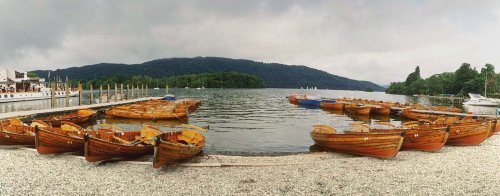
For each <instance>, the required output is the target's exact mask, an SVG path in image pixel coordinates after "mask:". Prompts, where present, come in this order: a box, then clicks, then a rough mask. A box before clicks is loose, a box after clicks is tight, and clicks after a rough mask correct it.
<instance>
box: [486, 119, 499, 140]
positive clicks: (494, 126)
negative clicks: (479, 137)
mask: <svg viewBox="0 0 500 196" xmlns="http://www.w3.org/2000/svg"><path fill="white" fill-rule="evenodd" d="M498 132H500V119H497V120H493V122H492V123H491V131H490V134H488V137H491V136H493V135H495V134H496V133H498Z"/></svg>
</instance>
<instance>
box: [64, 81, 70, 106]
mask: <svg viewBox="0 0 500 196" xmlns="http://www.w3.org/2000/svg"><path fill="white" fill-rule="evenodd" d="M64 90H65V91H66V93H65V94H66V107H69V82H68V80H66V84H65V86H64Z"/></svg>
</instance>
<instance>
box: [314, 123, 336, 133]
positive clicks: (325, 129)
mask: <svg viewBox="0 0 500 196" xmlns="http://www.w3.org/2000/svg"><path fill="white" fill-rule="evenodd" d="M336 132H337V130H335V128H333V127H330V126H328V125H322V124H318V125H314V126H313V133H330V134H333V133H336Z"/></svg>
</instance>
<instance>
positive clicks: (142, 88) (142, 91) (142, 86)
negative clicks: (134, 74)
mask: <svg viewBox="0 0 500 196" xmlns="http://www.w3.org/2000/svg"><path fill="white" fill-rule="evenodd" d="M143 97H144V84H141V98H143Z"/></svg>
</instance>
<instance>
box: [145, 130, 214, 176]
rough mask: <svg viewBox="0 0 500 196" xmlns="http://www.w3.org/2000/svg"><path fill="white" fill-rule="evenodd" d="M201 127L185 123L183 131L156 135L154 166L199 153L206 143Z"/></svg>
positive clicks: (157, 166)
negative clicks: (199, 131)
mask: <svg viewBox="0 0 500 196" xmlns="http://www.w3.org/2000/svg"><path fill="white" fill-rule="evenodd" d="M196 130H201V128H199V127H195V126H192V125H184V127H183V129H182V130H181V131H175V132H168V133H163V134H160V135H158V136H157V137H156V142H155V149H154V156H153V167H154V168H159V167H161V166H162V165H165V164H169V163H175V162H178V161H180V160H185V159H189V158H191V157H194V156H195V155H197V154H199V153H200V152H201V150H202V149H203V146H204V145H205V136H203V134H201V133H198V132H197V131H196Z"/></svg>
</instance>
